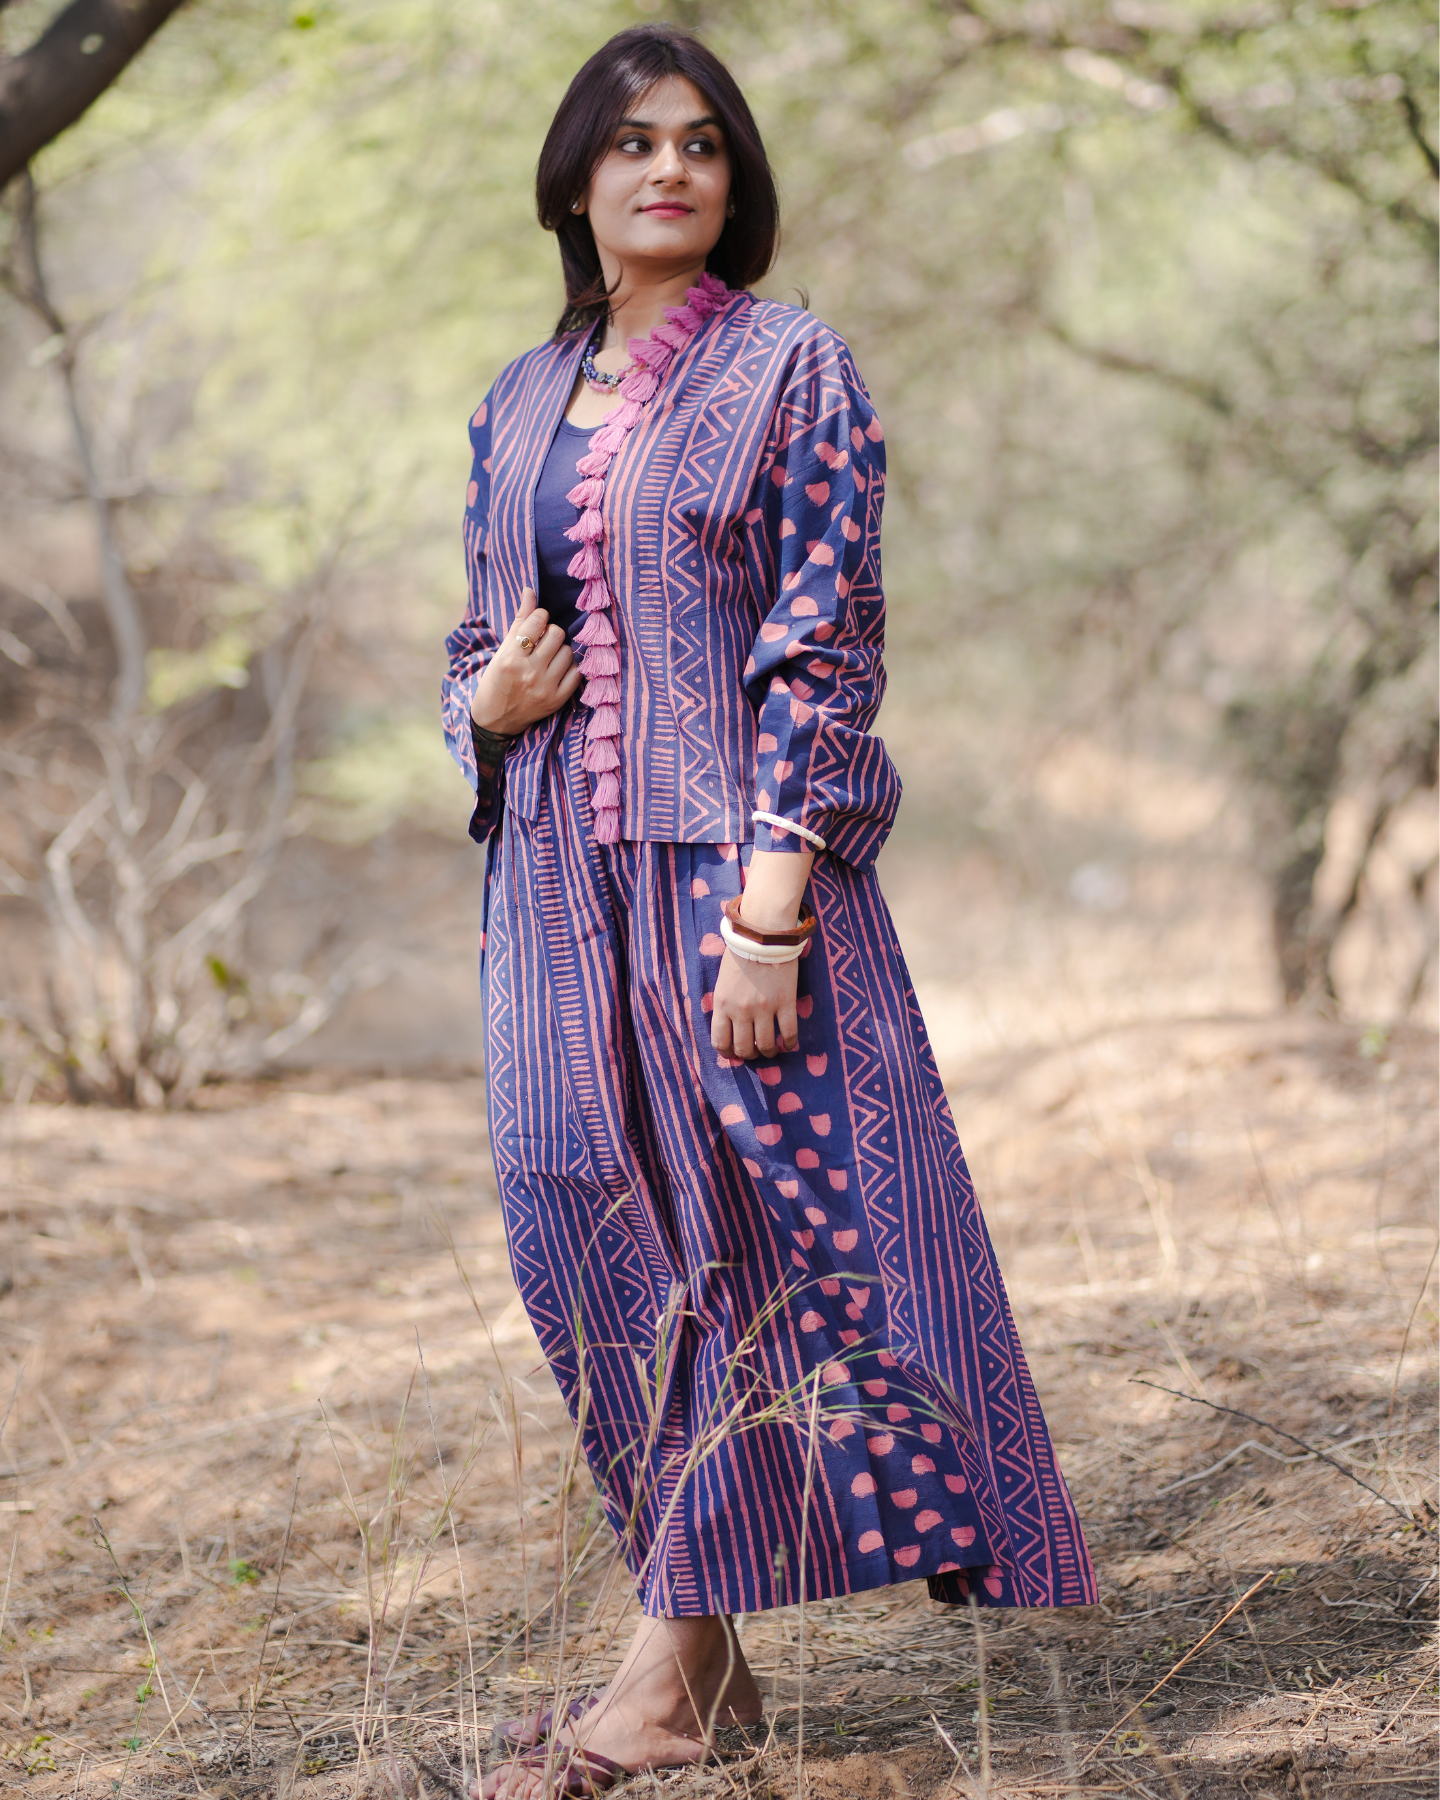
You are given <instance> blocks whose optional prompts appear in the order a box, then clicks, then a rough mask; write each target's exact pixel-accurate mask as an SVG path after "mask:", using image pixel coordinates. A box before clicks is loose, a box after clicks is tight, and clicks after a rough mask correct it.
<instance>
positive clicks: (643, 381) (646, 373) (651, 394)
mask: <svg viewBox="0 0 1440 1800" xmlns="http://www.w3.org/2000/svg"><path fill="white" fill-rule="evenodd" d="M659 385H660V383H659V380H658V379H657V378H656V376H655V375H654V374H652V373H651V371H650V370H649V369H637V370H636V371H635V373H634V374H633V375H627V376H626V377H625V379H624V380H623V381H622V382H621V383H620V392H621V393H622V394H623V395H624V396H625V398H626V399H627V400H633V401H634V402H635V404H636V405H637V406H645V405H647V404H648V403H649V402H650V401H651V400H653V399H654V398H655V390H656V388H658V387H659ZM576 504H577V505H578V504H579V502H578V501H577V502H576Z"/></svg>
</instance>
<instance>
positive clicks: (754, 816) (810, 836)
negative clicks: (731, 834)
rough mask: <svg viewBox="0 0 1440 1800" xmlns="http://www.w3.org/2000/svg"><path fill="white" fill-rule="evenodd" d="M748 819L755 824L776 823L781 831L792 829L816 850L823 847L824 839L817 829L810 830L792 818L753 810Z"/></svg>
mask: <svg viewBox="0 0 1440 1800" xmlns="http://www.w3.org/2000/svg"><path fill="white" fill-rule="evenodd" d="M750 820H751V823H752V824H755V825H778V826H779V827H780V829H781V830H782V831H793V832H794V833H795V835H796V837H802V838H804V839H805V841H806V843H807V844H813V845H814V846H815V848H816V849H817V850H823V849H824V848H825V840H824V838H822V837H821V835H820V833H819V832H818V831H811V830H810V829H809V828H808V827H807V826H804V825H797V824H796V823H795V821H794V820H793V819H782V818H781V817H780V815H779V813H770V812H753V813H751V815H750Z"/></svg>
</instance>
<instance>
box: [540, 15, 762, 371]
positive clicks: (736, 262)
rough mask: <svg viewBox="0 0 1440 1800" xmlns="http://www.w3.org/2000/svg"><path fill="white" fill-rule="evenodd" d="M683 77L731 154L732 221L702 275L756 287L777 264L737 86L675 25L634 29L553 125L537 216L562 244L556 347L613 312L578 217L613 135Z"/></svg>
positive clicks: (597, 60)
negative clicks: (636, 107) (651, 93)
mask: <svg viewBox="0 0 1440 1800" xmlns="http://www.w3.org/2000/svg"><path fill="white" fill-rule="evenodd" d="M677 75H678V76H680V77H681V78H682V79H683V80H685V81H688V82H690V83H692V84H693V85H694V86H695V87H696V88H697V89H698V90H699V92H700V93H701V94H703V95H704V96H705V103H706V105H707V106H708V107H709V108H710V110H711V111H712V112H713V113H714V114H715V116H716V118H717V119H719V121H720V124H721V126H722V127H723V129H724V132H725V147H726V149H727V150H728V151H729V153H730V198H731V199H732V200H733V201H734V203H735V212H734V215H733V217H730V218H727V219H726V221H725V229H724V230H723V231H722V232H721V233H720V238H719V241H718V242H717V243H716V245H715V247H714V249H713V250H711V252H710V254H709V256H707V257H706V259H705V267H706V268H707V269H709V271H710V272H711V274H712V275H718V276H719V277H720V279H721V280H722V281H723V282H725V283H726V285H727V286H728V287H732V288H745V287H749V286H750V284H751V283H752V282H755V281H758V280H759V279H760V277H761V276H762V275H763V274H764V273H765V271H766V270H767V269H768V268H769V267H770V265H771V263H772V262H773V261H774V260H775V248H776V242H777V240H778V238H779V235H780V202H779V198H778V196H777V195H776V192H775V177H774V176H773V175H772V174H771V172H770V163H769V160H768V158H767V157H766V155H765V146H764V144H762V143H761V141H760V133H759V132H758V131H757V130H756V128H755V120H754V117H753V116H752V114H751V112H750V108H749V107H748V106H747V105H746V103H745V96H744V95H743V94H742V93H741V92H740V89H739V87H738V86H737V84H736V81H735V77H734V76H733V75H732V74H731V73H730V71H729V70H728V69H727V68H726V67H725V65H724V63H722V62H721V60H720V58H719V57H718V56H716V55H715V53H714V52H713V51H711V50H707V49H706V48H705V46H704V45H703V44H702V43H700V42H699V41H698V39H696V38H693V37H691V36H690V34H689V33H688V32H684V31H678V30H676V28H675V27H674V26H673V25H637V26H636V27H635V28H634V29H633V30H630V31H622V32H620V33H619V34H618V35H617V36H615V37H613V38H611V39H610V41H609V43H608V44H605V45H603V46H602V47H601V48H600V49H599V50H597V51H596V52H595V54H594V55H593V56H592V57H591V58H590V60H589V62H587V63H586V64H585V66H584V68H583V69H581V70H580V72H579V74H578V75H577V76H576V77H575V79H574V80H573V81H572V82H571V83H570V86H569V88H568V89H567V91H566V94H565V98H564V99H563V100H562V101H561V102H560V107H559V110H558V111H557V112H556V114H555V117H554V118H553V119H552V120H551V122H550V129H549V131H548V132H547V133H546V135H545V145H544V148H543V149H542V150H541V152H540V162H539V165H538V167H537V168H536V170H535V210H536V212H537V213H538V214H539V215H540V223H541V224H542V225H543V226H544V227H545V229H546V230H547V231H553V232H554V233H555V235H556V237H557V238H559V240H560V266H561V268H562V269H563V270H564V274H565V309H564V311H563V312H562V313H561V314H560V322H559V324H558V325H557V326H556V327H555V335H556V337H562V336H564V334H565V333H566V332H569V331H575V330H578V329H579V328H580V327H582V326H586V325H592V324H594V322H595V321H596V320H597V319H598V318H600V317H601V315H602V314H603V313H604V312H605V310H606V308H607V307H608V305H609V303H610V296H609V293H608V292H607V290H606V287H605V276H604V273H603V271H602V270H601V267H600V253H599V251H598V250H597V249H596V247H595V234H594V232H593V231H592V230H591V229H590V221H589V219H588V218H587V217H586V216H585V215H584V214H583V213H574V212H571V210H570V207H571V204H572V202H573V201H575V200H577V199H578V198H579V197H580V195H581V194H583V193H584V192H585V189H586V188H587V187H588V186H589V184H590V177H591V176H592V175H593V174H594V173H595V170H596V167H597V166H598V165H599V163H600V162H601V161H602V160H603V158H604V157H605V155H606V152H607V151H608V150H609V149H610V145H611V141H612V139H613V137H614V134H615V128H616V126H617V125H618V124H619V123H620V121H621V119H623V118H624V117H625V115H626V113H627V112H628V110H629V109H630V107H631V106H632V105H633V104H634V102H635V101H636V100H638V99H639V97H640V96H641V94H643V93H645V92H647V91H648V90H649V89H650V88H652V87H654V85H655V83H656V82H657V81H664V80H665V79H666V77H667V76H677Z"/></svg>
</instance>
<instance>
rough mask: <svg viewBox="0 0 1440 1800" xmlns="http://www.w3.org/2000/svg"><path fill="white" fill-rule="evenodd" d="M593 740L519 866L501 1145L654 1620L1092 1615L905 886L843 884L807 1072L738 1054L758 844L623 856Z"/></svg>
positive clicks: (533, 1262)
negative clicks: (908, 1587) (917, 1591)
mask: <svg viewBox="0 0 1440 1800" xmlns="http://www.w3.org/2000/svg"><path fill="white" fill-rule="evenodd" d="M582 742H583V724H580V723H578V722H574V721H572V722H571V723H570V724H569V725H567V727H566V729H565V732H564V736H563V740H562V743H561V745H560V752H561V753H560V756H559V758H558V759H557V761H558V763H559V771H558V773H559V776H560V778H559V779H557V780H555V781H554V782H553V783H551V784H550V785H549V787H548V791H547V793H546V795H545V797H544V800H543V802H542V804H541V807H540V809H539V812H538V814H537V816H536V817H535V818H534V819H533V820H531V819H521V818H515V817H511V816H509V815H507V817H506V819H505V821H504V822H503V824H502V828H501V832H500V834H499V837H498V838H497V841H496V844H495V846H494V847H493V848H492V853H491V856H490V859H489V864H488V866H487V874H486V926H485V949H484V970H483V975H484V995H485V1009H486V1032H487V1059H486V1061H487V1087H488V1098H489V1125H490V1136H491V1144H492V1148H493V1151H494V1156H495V1164H496V1171H497V1176H498V1179H499V1185H500V1192H501V1198H502V1202H503V1205H504V1209H505V1219H506V1229H507V1234H508V1237H509V1243H510V1250H511V1259H512V1265H513V1267H514V1270H515V1275H516V1280H517V1283H518V1285H519V1288H520V1292H521V1295H522V1297H523V1299H524V1301H525V1305H526V1307H527V1310H528V1311H529V1314H530V1317H531V1319H532V1321H533V1323H534V1325H535V1328H536V1331H537V1334H538V1335H539V1338H540V1342H541V1344H542V1346H543V1347H544V1349H545V1353H546V1355H547V1357H548V1359H549V1361H550V1365H551V1368H552V1370H553V1371H554V1373H555V1376H556V1379H557V1381H558V1382H559V1384H560V1387H561V1390H562V1392H563V1393H564V1394H565V1397H566V1399H567V1402H568V1403H569V1405H570V1406H571V1409H572V1412H573V1413H574V1414H575V1415H576V1416H577V1417H583V1420H584V1445H585V1451H586V1455H587V1457H588V1459H589V1462H590V1467H591V1470H592V1472H593V1473H594V1476H595V1480H596V1483H597V1486H598V1488H599V1490H600V1493H601V1496H602V1499H603V1501H604V1503H605V1505H606V1509H607V1512H608V1514H609V1517H610V1519H611V1521H612V1523H613V1524H614V1525H615V1528H616V1530H617V1532H618V1533H619V1534H620V1537H621V1540H622V1545H623V1548H624V1552H625V1554H626V1556H627V1558H628V1560H629V1562H630V1566H631V1568H632V1570H633V1572H634V1575H635V1579H636V1584H637V1588H638V1591H639V1593H640V1597H641V1600H642V1602H643V1604H644V1605H645V1607H646V1608H647V1610H649V1611H651V1612H652V1613H670V1614H674V1615H687V1614H688V1615H693V1614H699V1613H712V1612H717V1611H722V1612H750V1611H757V1610H760V1609H762V1608H764V1607H768V1606H774V1605H781V1604H787V1603H790V1602H793V1601H794V1600H796V1599H798V1598H799V1597H800V1595H801V1593H802V1592H803V1593H804V1594H805V1595H806V1597H808V1598H812V1599H814V1598H824V1597H828V1596H832V1595H837V1594H842V1593H849V1592H855V1591H858V1590H861V1589H866V1588H872V1587H878V1586H884V1585H887V1584H889V1583H891V1582H896V1581H905V1580H912V1579H919V1578H921V1577H925V1578H927V1579H928V1580H929V1581H930V1583H931V1592H932V1593H935V1594H936V1595H937V1597H941V1598H945V1599H949V1600H956V1601H959V1600H965V1599H967V1598H968V1597H969V1596H970V1595H971V1594H973V1595H974V1597H975V1599H976V1600H977V1601H978V1602H979V1603H980V1604H982V1605H1023V1606H1053V1605H1068V1604H1089V1603H1091V1601H1092V1600H1093V1593H1094V1586H1093V1575H1092V1574H1091V1572H1090V1565H1089V1560H1088V1557H1087V1555H1086V1552H1085V1546H1084V1539H1083V1536H1082V1534H1081V1532H1080V1528H1079V1524H1078V1521H1077V1520H1076V1518H1075V1515H1074V1510H1073V1507H1072V1505H1071V1503H1070V1498H1069V1495H1068V1493H1067V1491H1066V1489H1065V1486H1064V1482H1063V1480H1062V1479H1061V1477H1060V1474H1059V1471H1058V1469H1057V1468H1056V1466H1055V1461H1054V1454H1053V1449H1052V1447H1051V1444H1050V1439H1049V1435H1048V1433H1047V1431H1046V1428H1045V1422H1044V1418H1043V1416H1042V1414H1041V1411H1040V1408H1039V1405H1038V1403H1037V1401H1036V1399H1035V1395H1034V1390H1033V1387H1032V1385H1031V1383H1030V1378H1029V1374H1028V1370H1027V1369H1026V1366H1025V1362H1024V1357H1023V1353H1022V1351H1021V1349H1020V1345H1019V1341H1018V1339H1017V1338H1016V1336H1015V1331H1014V1325H1013V1322H1012V1320H1011V1318H1010V1314H1009V1309H1008V1306H1007V1304H1006V1302H1005V1296H1004V1289H1003V1285H1002V1283H1001V1281H1000V1276H999V1271H998V1269H997V1267H996V1265H995V1261H994V1255H993V1250H992V1249H991V1246H990V1243H989V1239H988V1237H987V1235H986V1233H985V1229H984V1223H983V1220H982V1219H981V1217H980V1213H979V1209H978V1207H977V1205H976V1203H975V1197H974V1193H973V1190H972V1188H971V1186H970V1182H969V1177H968V1173H967V1172H966V1170H965V1165H964V1159H963V1157H962V1155H961V1153H960V1146H959V1141H958V1139H957V1137H956V1135H955V1127H954V1124H953V1121H952V1120H951V1117H950V1112H949V1108H948V1106H947V1104H946V1102H945V1096H944V1093H943V1090H942V1089H941V1087H940V1083H939V1078H938V1075H937V1074H936V1072H935V1069H934V1060H933V1057H932V1056H931V1055H930V1051H929V1046H928V1042H927V1040H926V1039H925V1036H924V1027H923V1023H922V1022H921V1020H920V1016H919V1013H918V1010H917V1009H916V1007H915V1005H914V996H913V993H912V992H911V990H910V985H909V980H908V976H907V975H906V972H905V967H904V963H903V960H902V958H901V956H900V952H899V947H898V944H897V943H896V941H895V937H894V929H893V926H892V924H891V922H890V919H889V915H888V913H887V911H886V909H885V906H884V902H883V900H882V899H881V897H880V893H879V888H878V885H877V884H876V879H875V876H874V874H873V872H869V871H865V872H861V871H857V870H856V869H854V868H853V867H851V866H850V865H848V864H846V863H844V862H843V861H841V860H839V859H837V858H835V857H831V856H822V857H820V858H818V859H817V861H816V863H815V865H814V870H813V872H812V876H811V881H810V888H809V898H810V901H811V903H812V905H813V906H814V907H815V910H816V913H817V915H818V918H819V930H818V932H817V935H816V937H815V938H814V939H813V940H811V943H810V946H809V948H808V950H807V952H806V954H805V955H804V956H803V957H802V958H801V960H800V962H799V965H798V970H797V976H798V993H797V1010H798V1013H799V1047H798V1049H797V1050H795V1051H794V1052H791V1053H787V1054H781V1055H779V1056H776V1057H772V1058H761V1059H757V1060H753V1061H745V1062H742V1061H739V1060H737V1059H735V1058H733V1057H728V1056H721V1055H720V1054H719V1053H718V1052H717V1051H716V1050H715V1049H714V1048H713V1047H712V1045H711V1041H710V1031H711V1024H712V1019H713V1005H714V993H715V983H716V978H717V975H718V973H719V970H720V966H721V957H722V953H723V945H722V943H721V940H720V936H719V925H720V908H721V906H722V904H723V903H724V902H725V901H726V900H727V899H729V898H730V897H732V896H733V895H735V894H738V893H740V892H741V890H742V885H743V880H744V873H745V865H746V863H747V861H748V858H749V856H750V854H751V852H750V849H749V847H748V846H737V845H734V844H671V843H653V842H643V843H635V842H629V841H624V840H622V841H621V842H619V843H616V844H613V845H602V844H597V843H596V842H595V841H594V839H593V835H592V834H591V832H590V830H589V825H590V815H589V805H590V800H589V792H588V787H589V784H588V780H587V776H586V771H585V770H584V768H583V767H582V764H581V745H582ZM812 1422H813V1426H814V1429H813V1430H812ZM807 1492H808V1494H809V1505H808V1511H807V1510H806V1507H805V1496H806V1494H807ZM802 1549H803V1560H802Z"/></svg>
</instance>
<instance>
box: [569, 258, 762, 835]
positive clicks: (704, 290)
mask: <svg viewBox="0 0 1440 1800" xmlns="http://www.w3.org/2000/svg"><path fill="white" fill-rule="evenodd" d="M729 298H730V290H729V289H728V288H727V287H726V286H725V283H724V282H723V281H720V280H717V278H716V277H715V276H714V275H710V274H705V275H702V276H701V277H700V279H699V281H698V282H696V284H695V286H694V287H693V288H691V289H690V290H689V292H688V293H687V294H686V296H685V304H684V305H683V306H670V307H667V308H666V309H665V322H664V323H663V324H661V325H657V326H656V328H655V330H654V331H653V332H651V334H650V336H649V337H648V338H631V340H630V343H629V350H630V355H631V358H632V360H633V361H634V363H635V367H634V368H633V369H632V370H631V371H630V372H629V374H627V375H626V377H625V379H624V380H623V381H622V382H621V383H620V390H619V391H620V405H619V406H617V407H616V408H615V409H614V411H613V412H611V413H610V415H609V417H608V418H607V419H606V421H605V423H604V424H603V425H602V426H601V427H600V429H599V430H598V431H596V432H595V433H593V434H592V436H591V439H590V444H589V448H588V450H587V451H586V454H585V455H584V456H582V457H581V458H580V460H579V462H577V463H576V465H575V473H576V474H577V475H578V476H580V477H581V480H580V482H579V483H578V485H577V486H575V487H574V488H572V489H571V490H570V492H569V494H568V495H567V496H566V498H567V499H568V500H569V501H570V502H571V503H572V505H574V506H577V507H578V508H579V509H580V517H579V518H578V519H577V520H576V521H575V523H574V525H572V526H571V527H570V529H569V531H567V532H566V534H565V535H566V537H568V538H569V539H570V540H571V542H572V543H577V544H579V545H580V546H581V548H580V549H579V550H578V551H577V552H576V553H575V555H574V556H572V557H571V559H570V563H569V572H570V574H571V575H573V576H574V577H575V579H576V580H577V581H580V582H581V583H583V586H582V587H581V590H580V609H581V611H582V612H583V613H584V614H585V622H584V624H583V625H582V626H581V627H580V629H579V631H577V632H576V633H575V640H574V641H575V642H576V643H577V644H581V645H583V646H584V647H585V650H586V656H585V660H584V662H583V664H582V665H581V666H582V671H583V673H584V676H585V687H584V690H583V692H582V693H581V695H580V699H581V702H582V704H583V705H585V706H587V707H588V708H589V709H590V720H589V723H588V724H587V725H586V727H585V748H584V750H583V751H582V752H581V758H580V760H581V766H582V767H583V768H584V769H585V771H586V773H587V774H589V775H591V776H593V777H594V778H595V779H594V785H593V788H592V790H591V804H592V806H593V809H594V813H595V841H596V843H597V844H616V843H618V842H619V841H620V767H621V757H620V752H619V749H618V748H617V745H616V740H617V739H618V738H619V737H620V736H621V722H620V681H619V675H620V649H619V639H618V637H617V636H616V633H615V624H614V621H613V619H612V618H611V617H610V616H609V614H610V610H611V606H612V602H613V598H614V597H613V595H612V594H611V592H610V585H609V580H608V577H607V576H606V573H605V555H604V549H605V516H604V511H603V508H604V502H605V478H606V476H607V475H608V474H609V473H610V464H611V463H612V462H613V461H614V459H615V457H616V455H617V454H618V453H619V451H620V450H621V449H622V447H623V446H624V443H625V440H626V438H627V437H629V435H630V433H631V431H632V430H633V429H634V427H635V426H636V425H637V424H639V422H640V420H641V419H642V418H643V417H644V413H645V408H646V406H648V405H649V403H650V401H651V400H653V399H654V397H655V394H656V390H657V389H658V388H659V386H660V382H661V380H662V379H663V377H664V375H665V371H666V370H667V369H668V368H669V367H670V364H671V363H672V362H673V361H674V359H675V357H676V356H677V355H678V354H679V353H680V352H681V351H683V350H684V349H685V348H686V347H687V346H688V345H689V343H690V340H691V339H692V338H693V337H694V336H695V333H696V332H697V331H699V329H700V327H701V326H702V325H703V324H704V323H705V321H706V320H707V319H708V318H709V317H710V316H711V314H712V313H716V312H718V311H719V310H720V308H721V307H722V306H724V304H725V302H726V301H727V300H728V299H729Z"/></svg>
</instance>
